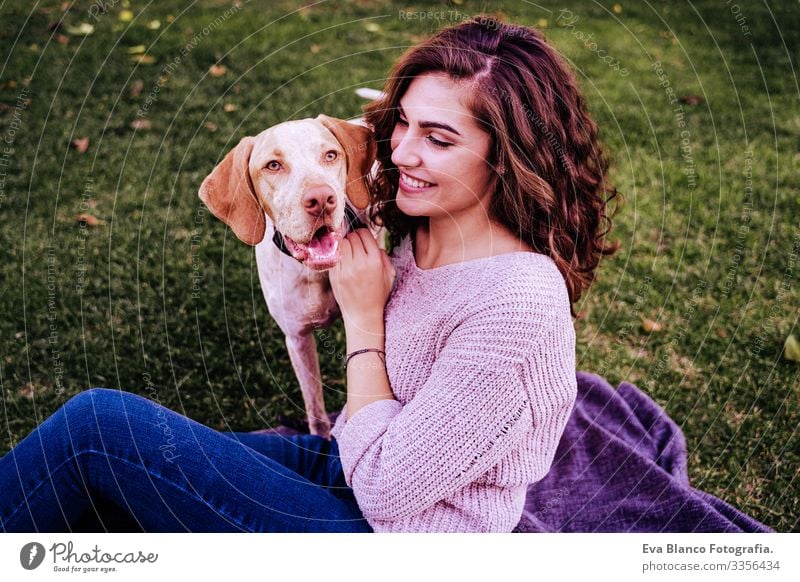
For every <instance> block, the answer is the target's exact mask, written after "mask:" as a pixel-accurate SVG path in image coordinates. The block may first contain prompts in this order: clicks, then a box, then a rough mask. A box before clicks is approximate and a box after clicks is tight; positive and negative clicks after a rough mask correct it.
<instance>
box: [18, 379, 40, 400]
mask: <svg viewBox="0 0 800 582" xmlns="http://www.w3.org/2000/svg"><path fill="white" fill-rule="evenodd" d="M35 392H36V387H35V386H34V385H33V384H32V383H30V382H28V383H27V384H25V385H24V386H23V387H22V388H20V389H19V395H20V396H22V397H23V398H27V399H29V400H32V399H33V396H34V393H35Z"/></svg>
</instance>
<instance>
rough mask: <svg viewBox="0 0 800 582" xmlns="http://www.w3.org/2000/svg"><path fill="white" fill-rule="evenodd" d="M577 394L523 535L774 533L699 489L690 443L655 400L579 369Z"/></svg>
mask: <svg viewBox="0 0 800 582" xmlns="http://www.w3.org/2000/svg"><path fill="white" fill-rule="evenodd" d="M577 377H578V397H577V400H576V403H575V409H574V410H573V413H572V416H571V417H570V419H569V421H568V422H567V426H566V429H565V430H564V435H563V436H562V438H561V442H560V444H559V446H558V450H557V451H556V455H555V458H554V460H553V466H552V468H551V469H550V472H549V473H548V474H547V476H545V478H544V479H542V480H541V481H539V482H537V483H534V484H533V485H531V486H530V487H529V488H528V496H527V499H526V501H525V511H524V512H523V514H522V520H521V521H520V523H519V525H518V526H517V529H516V530H515V531H520V532H562V531H563V532H769V531H773V530H772V529H770V528H768V527H766V526H765V525H763V524H761V523H759V522H757V521H756V520H754V519H752V518H751V517H749V516H747V515H745V514H744V513H742V512H741V511H739V510H738V509H736V508H734V507H732V506H731V505H728V504H727V503H725V502H724V501H722V500H720V499H717V498H716V497H714V496H713V495H709V494H708V493H704V492H702V491H699V490H697V489H694V488H693V487H692V486H691V485H690V484H689V477H688V475H687V472H686V457H687V455H686V441H685V439H684V437H683V433H682V432H681V429H680V428H679V427H678V425H677V424H675V422H674V421H673V420H672V419H671V418H670V417H669V416H668V415H667V413H666V412H664V410H663V409H662V408H661V407H659V406H658V404H656V403H655V402H654V401H653V400H652V399H651V398H650V397H649V396H647V395H646V394H645V393H644V392H642V391H641V390H639V389H638V388H637V387H636V386H634V385H633V384H628V383H627V382H623V383H622V384H620V385H619V388H618V389H616V390H615V389H614V388H613V387H612V386H611V385H610V384H609V383H608V382H607V381H606V380H605V379H604V378H601V377H600V376H596V375H594V374H588V373H585V372H578V374H577Z"/></svg>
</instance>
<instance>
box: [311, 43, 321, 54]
mask: <svg viewBox="0 0 800 582" xmlns="http://www.w3.org/2000/svg"><path fill="white" fill-rule="evenodd" d="M320 48H322V47H320V46H319V45H318V44H312V45H311V48H310V49H309V50H310V51H311V54H313V55H315V54H317V53H318V52H319V50H320Z"/></svg>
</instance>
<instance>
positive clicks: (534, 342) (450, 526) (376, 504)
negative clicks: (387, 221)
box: [332, 237, 576, 532]
mask: <svg viewBox="0 0 800 582" xmlns="http://www.w3.org/2000/svg"><path fill="white" fill-rule="evenodd" d="M392 263H393V264H394V266H395V268H396V269H397V282H396V285H395V288H394V291H393V292H392V295H391V297H390V298H389V302H388V303H387V306H386V311H385V318H386V367H387V372H388V376H389V383H390V385H391V387H392V391H393V392H394V396H395V400H388V399H387V400H380V401H377V402H373V403H371V404H369V405H367V406H365V407H363V408H361V409H360V410H359V411H357V412H356V413H355V414H354V415H353V417H352V418H351V419H350V420H349V421H346V420H345V418H346V414H347V411H346V410H345V411H343V413H342V414H341V415H340V416H339V418H338V419H337V422H336V424H335V426H334V428H333V433H332V434H333V436H334V438H335V439H336V440H337V442H338V445H339V454H340V457H341V462H342V467H343V469H344V473H345V480H346V482H347V484H348V485H349V486H350V487H352V489H353V492H354V494H355V497H356V500H357V501H358V505H359V507H360V508H361V511H362V512H363V514H364V517H365V518H366V519H367V521H368V522H369V523H370V525H371V526H372V528H373V529H374V530H375V531H376V532H401V531H402V532H451V531H452V532H456V531H457V532H510V531H511V530H512V529H513V528H514V526H515V525H516V524H517V522H518V521H519V519H520V516H521V515H522V509H523V504H524V501H525V492H526V487H527V486H528V484H530V483H533V482H535V481H538V480H539V479H541V478H542V477H544V475H545V474H546V473H547V471H548V470H549V468H550V465H551V463H552V461H553V456H554V454H555V451H556V447H557V445H558V442H559V439H560V437H561V433H562V431H563V429H564V426H565V424H566V422H567V417H568V416H569V414H570V412H571V410H572V406H573V404H574V402H575V392H576V382H575V332H574V328H573V325H572V319H571V316H570V309H569V299H568V295H567V289H566V285H565V284H564V279H563V278H562V276H561V274H560V273H559V271H558V269H557V268H556V266H555V264H554V263H553V262H552V260H551V259H550V258H549V257H547V256H545V255H540V254H535V253H529V252H515V253H507V254H503V255H497V256H494V257H486V258H482V259H475V260H470V261H465V262H462V263H456V264H452V265H445V266H442V267H437V268H433V269H424V270H423V269H420V268H419V267H417V264H416V261H415V259H414V254H413V249H412V244H411V239H410V237H406V238H405V239H404V240H403V241H402V243H401V244H400V245H399V246H398V247H397V248H396V249H395V251H394V253H393V256H392Z"/></svg>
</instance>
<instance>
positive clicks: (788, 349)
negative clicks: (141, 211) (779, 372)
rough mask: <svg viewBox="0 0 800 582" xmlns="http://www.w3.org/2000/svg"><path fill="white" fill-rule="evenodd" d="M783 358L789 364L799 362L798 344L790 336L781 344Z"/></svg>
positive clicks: (799, 344) (794, 338) (799, 347)
mask: <svg viewBox="0 0 800 582" xmlns="http://www.w3.org/2000/svg"><path fill="white" fill-rule="evenodd" d="M783 357H784V358H786V359H787V360H789V361H790V362H800V342H798V341H797V338H796V337H794V336H793V335H791V334H790V335H789V336H788V337H787V338H786V341H785V342H783Z"/></svg>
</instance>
